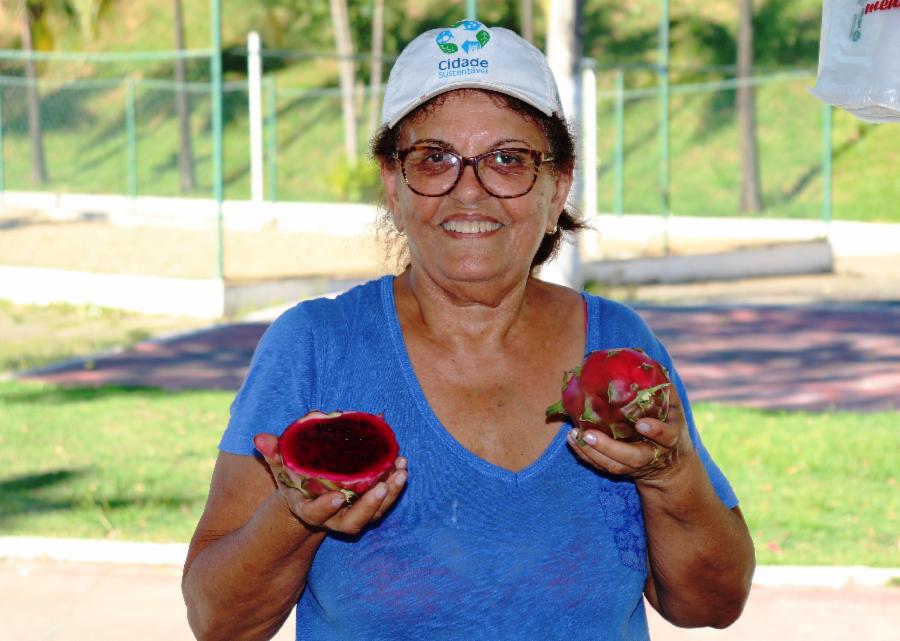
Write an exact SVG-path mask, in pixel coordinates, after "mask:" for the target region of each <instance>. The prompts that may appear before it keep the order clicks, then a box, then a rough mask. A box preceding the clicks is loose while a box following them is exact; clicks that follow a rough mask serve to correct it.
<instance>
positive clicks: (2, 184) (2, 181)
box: [0, 87, 6, 204]
mask: <svg viewBox="0 0 900 641" xmlns="http://www.w3.org/2000/svg"><path fill="white" fill-rule="evenodd" d="M4 157H5V154H4V153H3V87H0V204H3V201H4V200H5V194H6V165H5V164H4V162H3V158H4Z"/></svg>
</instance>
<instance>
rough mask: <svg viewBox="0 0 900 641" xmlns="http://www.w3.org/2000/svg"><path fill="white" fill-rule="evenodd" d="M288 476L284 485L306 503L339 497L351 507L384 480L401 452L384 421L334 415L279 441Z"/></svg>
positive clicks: (312, 420) (304, 424)
mask: <svg viewBox="0 0 900 641" xmlns="http://www.w3.org/2000/svg"><path fill="white" fill-rule="evenodd" d="M278 451H279V453H280V454H281V460H282V462H283V463H284V466H285V467H286V468H288V469H289V470H290V471H291V472H292V473H293V476H294V477H295V479H294V480H292V479H291V478H290V477H289V476H288V475H287V474H284V475H282V476H281V481H282V482H283V483H285V484H286V485H289V486H291V487H294V488H296V489H298V490H300V491H301V492H303V494H304V495H305V496H306V497H307V498H315V497H317V496H319V495H321V494H324V493H326V492H333V491H339V492H341V493H343V494H344V496H345V497H346V498H347V502H348V503H352V502H353V501H355V500H356V498H357V496H358V495H360V494H362V493H363V492H365V491H366V490H368V489H369V488H371V487H372V486H373V485H375V484H376V483H378V482H379V481H383V480H385V479H386V478H387V477H388V475H389V474H390V473H391V471H393V469H394V461H395V459H396V458H397V455H398V454H399V451H400V448H399V446H398V445H397V439H396V438H395V437H394V432H393V430H392V429H391V427H390V425H388V424H387V423H386V422H385V421H384V419H383V418H382V417H380V416H376V415H374V414H367V413H365V412H334V413H333V414H328V415H322V416H310V417H307V418H302V419H300V420H298V421H295V422H294V423H291V425H289V426H288V427H287V429H286V430H285V431H284V433H283V434H282V435H281V437H280V438H279V439H278Z"/></svg>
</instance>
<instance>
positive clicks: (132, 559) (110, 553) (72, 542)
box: [0, 536, 900, 589]
mask: <svg viewBox="0 0 900 641" xmlns="http://www.w3.org/2000/svg"><path fill="white" fill-rule="evenodd" d="M186 556H187V545H186V544H184V543H139V542H133V541H102V540H93V539H62V538H49V537H18V536H0V559H9V560H35V561H42V560H43V561H60V562H70V563H117V564H125V565H129V564H130V565H155V566H175V567H181V566H182V565H183V564H184V559H185V557H186ZM897 579H900V568H871V567H864V566H836V567H824V566H816V567H807V566H790V565H784V566H774V565H764V566H759V567H757V568H756V573H755V574H754V576H753V584H754V585H765V586H774V587H779V586H780V587H830V588H835V589H838V588H844V587H851V586H852V587H860V586H861V587H885V586H886V585H888V583H889V582H891V581H892V580H897Z"/></svg>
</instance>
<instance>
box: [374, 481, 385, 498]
mask: <svg viewBox="0 0 900 641" xmlns="http://www.w3.org/2000/svg"><path fill="white" fill-rule="evenodd" d="M386 496H387V488H386V487H385V486H384V484H383V483H379V484H378V485H376V486H375V498H376V499H383V498H384V497H386Z"/></svg>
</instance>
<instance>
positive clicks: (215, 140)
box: [209, 0, 225, 279]
mask: <svg viewBox="0 0 900 641" xmlns="http://www.w3.org/2000/svg"><path fill="white" fill-rule="evenodd" d="M210 1H211V3H212V11H211V13H212V16H211V19H210V23H211V24H210V30H211V31H212V52H211V53H210V61H209V67H210V70H209V71H210V74H209V75H210V81H211V82H210V94H211V96H210V101H211V103H212V104H211V108H212V147H213V158H212V161H213V195H214V198H215V201H216V235H217V251H216V256H217V272H218V276H219V278H220V279H224V278H225V238H224V227H225V221H224V218H223V215H222V199H223V191H224V189H223V185H222V173H223V167H222V164H223V158H222V2H221V0H210Z"/></svg>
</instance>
